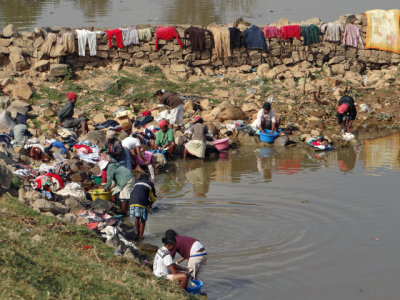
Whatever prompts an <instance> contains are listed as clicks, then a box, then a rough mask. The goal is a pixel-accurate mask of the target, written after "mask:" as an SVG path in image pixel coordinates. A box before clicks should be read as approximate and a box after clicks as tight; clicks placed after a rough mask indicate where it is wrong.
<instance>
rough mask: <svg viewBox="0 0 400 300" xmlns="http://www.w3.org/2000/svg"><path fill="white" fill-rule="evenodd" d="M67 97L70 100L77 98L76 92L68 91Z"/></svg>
mask: <svg viewBox="0 0 400 300" xmlns="http://www.w3.org/2000/svg"><path fill="white" fill-rule="evenodd" d="M67 98H68V100H72V99H75V98H76V94H75V93H73V92H69V93H67Z"/></svg>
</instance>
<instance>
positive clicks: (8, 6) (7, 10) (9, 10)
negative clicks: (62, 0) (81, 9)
mask: <svg viewBox="0 0 400 300" xmlns="http://www.w3.org/2000/svg"><path fill="white" fill-rule="evenodd" d="M58 2H59V0H53V1H49V0H36V1H32V0H12V1H10V0H0V8H1V9H0V20H1V23H2V24H10V23H11V24H14V25H16V26H18V24H28V25H30V24H34V23H35V22H36V20H37V19H38V18H39V16H40V14H41V13H42V10H43V9H44V7H45V6H46V5H48V4H49V3H58ZM28 7H29V9H27V8H28Z"/></svg>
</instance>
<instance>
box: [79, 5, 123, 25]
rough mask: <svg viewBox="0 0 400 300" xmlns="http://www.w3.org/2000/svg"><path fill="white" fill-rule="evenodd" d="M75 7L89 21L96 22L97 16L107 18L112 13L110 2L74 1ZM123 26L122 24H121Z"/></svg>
mask: <svg viewBox="0 0 400 300" xmlns="http://www.w3.org/2000/svg"><path fill="white" fill-rule="evenodd" d="M74 7H76V9H78V10H80V11H82V13H83V15H84V16H85V18H86V19H89V21H95V20H96V19H95V18H96V17H97V16H106V15H108V14H109V13H110V11H111V1H110V0H74ZM121 25H122V24H121Z"/></svg>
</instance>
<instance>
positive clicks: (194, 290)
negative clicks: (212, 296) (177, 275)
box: [186, 279, 203, 295]
mask: <svg viewBox="0 0 400 300" xmlns="http://www.w3.org/2000/svg"><path fill="white" fill-rule="evenodd" d="M192 282H193V283H194V284H196V286H193V287H188V288H187V289H186V291H187V292H188V293H190V294H193V295H199V294H200V293H201V288H202V287H203V282H202V281H200V280H194V279H192Z"/></svg>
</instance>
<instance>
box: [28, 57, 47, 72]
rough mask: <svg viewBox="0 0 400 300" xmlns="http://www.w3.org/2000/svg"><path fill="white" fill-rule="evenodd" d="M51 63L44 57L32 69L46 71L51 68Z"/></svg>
mask: <svg viewBox="0 0 400 300" xmlns="http://www.w3.org/2000/svg"><path fill="white" fill-rule="evenodd" d="M49 65H50V62H49V61H48V60H43V59H42V60H39V61H38V62H36V63H35V64H34V65H33V67H32V70H34V71H37V72H45V71H47V70H48V69H49Z"/></svg>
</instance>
